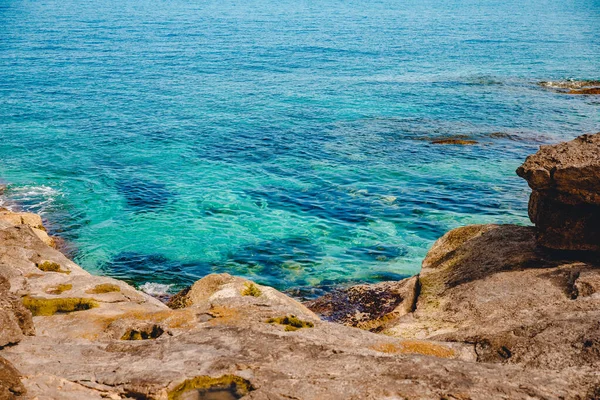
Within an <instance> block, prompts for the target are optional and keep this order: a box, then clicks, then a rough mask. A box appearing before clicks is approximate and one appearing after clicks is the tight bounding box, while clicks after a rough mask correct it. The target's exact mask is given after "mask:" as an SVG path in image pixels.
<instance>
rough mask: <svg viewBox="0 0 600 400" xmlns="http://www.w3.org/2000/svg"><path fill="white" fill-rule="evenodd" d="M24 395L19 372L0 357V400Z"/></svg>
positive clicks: (10, 399) (24, 391)
mask: <svg viewBox="0 0 600 400" xmlns="http://www.w3.org/2000/svg"><path fill="white" fill-rule="evenodd" d="M0 326H1V325H0ZM25 393H26V390H25V387H24V386H23V384H22V383H21V375H20V373H19V371H17V370H16V369H15V367H14V366H13V365H12V364H11V363H10V362H9V361H8V360H6V359H4V358H2V357H0V400H12V399H16V398H17V396H20V395H24V394H25Z"/></svg>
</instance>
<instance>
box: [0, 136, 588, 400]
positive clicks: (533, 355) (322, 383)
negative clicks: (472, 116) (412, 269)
mask: <svg viewBox="0 0 600 400" xmlns="http://www.w3.org/2000/svg"><path fill="white" fill-rule="evenodd" d="M518 174H519V175H520V176H522V177H524V178H525V179H527V181H528V183H529V185H530V186H531V188H532V190H533V194H532V197H531V201H530V209H529V212H530V216H531V219H532V221H533V222H534V223H535V225H536V226H535V227H523V226H515V225H477V226H467V227H463V228H459V229H456V230H453V231H450V232H448V233H447V234H446V235H444V236H443V237H442V238H440V239H439V240H438V241H437V242H436V243H435V244H434V245H433V247H432V249H431V250H430V251H429V253H428V255H427V257H426V258H425V260H424V261H423V268H422V271H421V273H420V274H419V275H417V276H415V277H412V278H409V279H406V280H403V281H399V282H384V283H380V284H376V285H359V286H354V287H351V288H348V289H344V290H339V291H335V292H333V293H330V294H328V295H326V296H324V297H322V298H319V299H317V300H314V301H311V302H309V303H307V304H301V303H299V302H298V301H296V300H294V299H292V298H290V297H288V296H286V295H284V294H283V293H280V292H278V291H276V290H275V289H272V288H269V287H265V286H261V285H258V284H255V283H253V282H250V281H247V280H245V279H242V278H238V277H233V276H230V275H227V274H221V275H209V276H207V277H205V278H203V279H201V280H199V281H197V282H196V283H195V284H194V285H193V286H192V287H190V288H188V289H186V290H185V291H183V292H181V293H180V294H178V295H177V296H175V297H174V298H173V299H172V300H171V302H170V303H169V305H168V306H167V305H165V304H163V303H161V302H160V301H158V300H156V299H154V298H152V297H150V296H148V295H146V294H144V293H142V292H139V291H137V290H136V289H134V288H133V287H131V286H129V285H128V284H126V283H124V282H121V281H118V280H115V279H111V278H108V277H99V276H92V275H90V274H89V273H87V272H86V271H84V270H83V269H81V268H80V267H79V266H77V265H76V264H75V263H73V262H72V261H70V260H69V259H67V258H66V257H65V256H64V255H63V254H62V253H60V252H59V251H58V250H56V249H55V248H54V247H53V246H54V244H53V240H52V238H51V237H49V236H48V235H47V234H46V232H45V230H44V228H43V225H42V221H41V219H40V218H39V217H38V216H36V215H33V214H27V213H15V212H10V211H7V210H4V211H1V212H0V399H73V400H75V399H77V400H80V399H137V400H139V399H168V400H176V399H182V400H183V399H238V398H242V397H243V398H245V399H581V400H584V399H589V400H591V399H600V372H599V371H600V269H599V264H600V262H599V257H598V254H599V253H598V251H599V250H600V236H599V232H600V231H599V230H598V227H599V226H600V225H599V224H598V222H599V221H600V210H599V207H600V201H599V200H598V199H600V133H599V134H596V135H584V136H582V137H580V138H577V139H575V140H574V141H571V142H568V143H564V144H560V145H556V146H544V147H542V149H541V150H540V151H539V152H538V153H537V154H536V155H533V156H531V157H529V158H528V159H527V161H526V162H525V163H524V164H523V166H522V167H520V168H519V170H518Z"/></svg>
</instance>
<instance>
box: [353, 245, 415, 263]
mask: <svg viewBox="0 0 600 400" xmlns="http://www.w3.org/2000/svg"><path fill="white" fill-rule="evenodd" d="M407 252H408V251H407V250H406V249H404V248H402V247H398V246H389V245H383V244H377V245H374V246H355V247H351V248H349V249H348V250H346V254H348V255H350V256H352V257H353V258H356V259H358V260H365V261H390V260H394V259H396V258H399V257H402V256H405V255H406V253H407Z"/></svg>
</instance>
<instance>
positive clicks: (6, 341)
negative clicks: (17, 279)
mask: <svg viewBox="0 0 600 400" xmlns="http://www.w3.org/2000/svg"><path fill="white" fill-rule="evenodd" d="M9 290H10V283H9V282H8V280H6V278H5V277H4V276H2V275H0V348H1V347H4V346H7V345H11V344H16V343H18V342H19V341H21V339H22V338H23V335H33V334H34V333H35V329H34V327H33V321H32V319H31V313H30V312H29V310H27V309H26V308H25V307H23V304H22V303H21V301H20V300H19V299H18V298H17V297H16V296H15V295H14V294H12V293H10V291H9Z"/></svg>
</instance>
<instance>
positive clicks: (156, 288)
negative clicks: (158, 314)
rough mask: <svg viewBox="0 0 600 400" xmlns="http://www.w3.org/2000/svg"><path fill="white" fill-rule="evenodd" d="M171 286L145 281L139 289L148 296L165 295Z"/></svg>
mask: <svg viewBox="0 0 600 400" xmlns="http://www.w3.org/2000/svg"><path fill="white" fill-rule="evenodd" d="M172 287H173V285H167V284H165V283H156V282H146V283H144V284H143V285H141V286H140V287H139V289H140V290H141V291H142V292H144V293H146V294H149V295H150V296H165V295H168V294H169V293H170V290H171V288H172Z"/></svg>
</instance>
